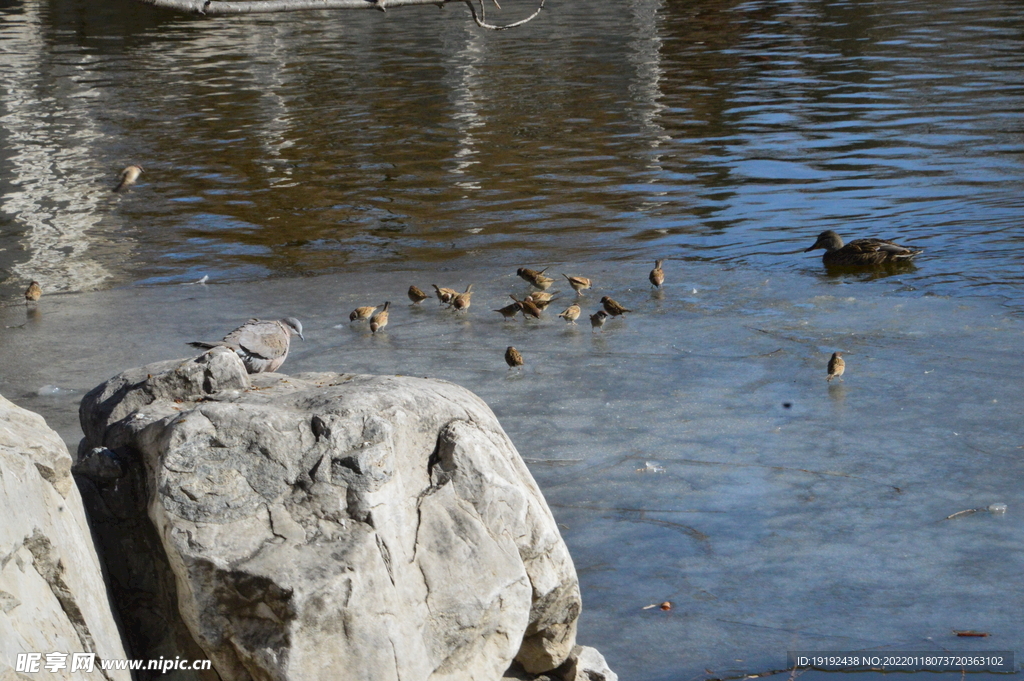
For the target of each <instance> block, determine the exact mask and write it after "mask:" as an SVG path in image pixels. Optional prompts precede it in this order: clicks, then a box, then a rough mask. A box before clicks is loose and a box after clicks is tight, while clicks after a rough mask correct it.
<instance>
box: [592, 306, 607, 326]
mask: <svg viewBox="0 0 1024 681" xmlns="http://www.w3.org/2000/svg"><path fill="white" fill-rule="evenodd" d="M606 319H608V314H607V313H606V312H605V311H604V310H598V311H597V312H595V313H594V314H592V315H590V326H592V327H593V330H594V331H597V330H598V329H600V328H601V327H602V326H604V322H605V320H606ZM603 330H604V329H602V331H603Z"/></svg>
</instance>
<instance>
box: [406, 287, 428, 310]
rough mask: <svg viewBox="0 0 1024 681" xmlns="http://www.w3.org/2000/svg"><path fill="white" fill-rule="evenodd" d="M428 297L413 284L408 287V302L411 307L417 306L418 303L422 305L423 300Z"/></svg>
mask: <svg viewBox="0 0 1024 681" xmlns="http://www.w3.org/2000/svg"><path fill="white" fill-rule="evenodd" d="M429 297H430V296H428V295H427V294H426V293H424V292H423V291H421V290H420V289H419V287H418V286H416V284H413V285H412V286H410V287H409V300H411V301H412V303H413V305H417V304H419V303H422V302H423V301H424V300H426V299H427V298H429Z"/></svg>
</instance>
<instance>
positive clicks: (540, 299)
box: [527, 291, 558, 310]
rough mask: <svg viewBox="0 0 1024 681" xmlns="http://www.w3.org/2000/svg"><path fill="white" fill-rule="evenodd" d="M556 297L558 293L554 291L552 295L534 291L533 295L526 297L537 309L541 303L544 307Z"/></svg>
mask: <svg viewBox="0 0 1024 681" xmlns="http://www.w3.org/2000/svg"><path fill="white" fill-rule="evenodd" d="M557 295H558V291H555V292H554V293H541V292H540V291H536V292H534V293H531V294H530V295H529V296H527V297H529V298H531V299H533V302H534V303H536V304H537V307H540V304H541V303H544V304H545V305H547V304H548V303H550V302H551V301H552V300H554V298H555V296H557ZM540 309H542V310H543V309H544V308H543V307H541V308H540Z"/></svg>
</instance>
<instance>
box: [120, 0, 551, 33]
mask: <svg viewBox="0 0 1024 681" xmlns="http://www.w3.org/2000/svg"><path fill="white" fill-rule="evenodd" d="M138 2H141V3H143V4H145V5H150V6H151V7H158V8H160V9H167V10H171V11H172V12H182V13H185V14H199V15H202V16H208V17H215V16H229V15H236V14H267V13H271V12H301V11H304V10H323V9H378V10H381V11H387V10H388V9H392V8H394V7H405V6H409V5H437V6H438V7H443V6H444V5H447V4H448V3H450V2H461V3H464V4H465V5H466V6H467V7H469V11H470V14H472V15H473V21H475V22H476V25H477V26H480V27H481V28H486V29H488V30H491V31H504V30H507V29H510V28H515V27H516V26H522V25H523V24H525V23H526V22H528V21H531V20H532V19H533V18H534V17H536V16H537V15H538V14H540V11H541V10H542V9H544V0H540V4H539V5H538V6H537V11H535V12H534V13H533V14H531V15H530V16H528V17H526V18H525V19H521V20H520V21H515V22H513V23H511V24H504V25H500V26H499V25H496V24H489V23H487V13H486V10H485V9H484V0H480V9H479V10H477V8H476V7H475V6H474V4H473V0H239V1H238V2H230V1H225V0H138ZM495 4H497V3H495ZM499 9H500V6H499Z"/></svg>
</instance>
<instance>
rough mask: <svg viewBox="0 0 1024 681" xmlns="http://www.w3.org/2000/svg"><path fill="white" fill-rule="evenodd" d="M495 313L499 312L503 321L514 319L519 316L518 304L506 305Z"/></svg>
mask: <svg viewBox="0 0 1024 681" xmlns="http://www.w3.org/2000/svg"><path fill="white" fill-rule="evenodd" d="M495 312H500V313H501V316H502V317H504V318H505V319H515V318H516V315H517V314H519V303H512V304H511V305H506V306H505V307H503V308H501V309H500V310H495Z"/></svg>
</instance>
